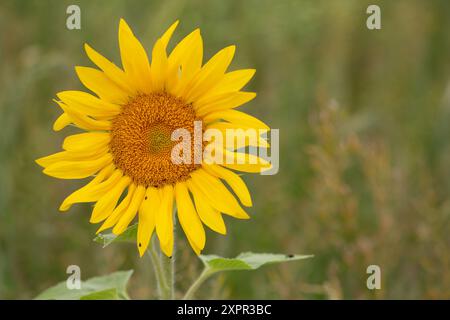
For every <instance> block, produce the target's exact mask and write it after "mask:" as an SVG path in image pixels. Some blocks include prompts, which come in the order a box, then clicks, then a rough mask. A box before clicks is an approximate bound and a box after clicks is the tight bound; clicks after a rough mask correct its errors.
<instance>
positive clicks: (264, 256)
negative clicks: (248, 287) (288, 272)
mask: <svg viewBox="0 0 450 320" xmlns="http://www.w3.org/2000/svg"><path fill="white" fill-rule="evenodd" d="M311 257H313V256H312V255H293V254H289V255H286V254H273V253H252V252H244V253H241V254H239V255H238V256H237V257H236V258H223V257H220V256H217V255H200V260H202V262H203V263H204V265H205V268H207V269H209V272H219V271H232V270H256V269H258V268H259V267H261V266H263V265H266V264H273V263H280V262H288V261H296V260H302V259H307V258H311Z"/></svg>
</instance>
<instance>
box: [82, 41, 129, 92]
mask: <svg viewBox="0 0 450 320" xmlns="http://www.w3.org/2000/svg"><path fill="white" fill-rule="evenodd" d="M84 49H85V50H86V54H87V55H88V57H89V59H91V61H92V62H93V63H95V64H96V65H97V67H99V68H100V69H101V70H103V72H104V73H105V75H106V76H107V77H108V78H109V79H110V80H112V81H113V82H114V83H115V84H116V85H118V86H119V87H120V88H121V89H123V90H124V91H125V92H127V93H128V94H130V95H133V94H134V93H135V90H134V89H133V88H132V87H131V86H130V83H129V81H128V79H127V77H126V75H125V72H123V70H122V69H120V68H119V67H118V66H116V65H115V64H114V63H112V62H111V61H109V60H108V59H106V58H105V57H104V56H102V55H101V54H100V53H98V52H97V51H95V50H94V49H93V48H92V47H90V46H89V45H88V44H87V43H85V44H84Z"/></svg>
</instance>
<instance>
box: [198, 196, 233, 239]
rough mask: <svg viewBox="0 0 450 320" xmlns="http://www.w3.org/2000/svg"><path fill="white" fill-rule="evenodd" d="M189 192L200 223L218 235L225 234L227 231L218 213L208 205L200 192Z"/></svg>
mask: <svg viewBox="0 0 450 320" xmlns="http://www.w3.org/2000/svg"><path fill="white" fill-rule="evenodd" d="M189 190H190V191H191V193H192V195H193V196H194V202H195V208H196V209H197V213H198V215H199V217H200V219H201V220H202V222H203V223H204V224H205V225H207V226H208V227H209V228H210V229H211V230H213V231H215V232H218V233H220V234H226V233H227V229H226V227H225V222H224V221H223V218H222V215H221V214H220V212H219V211H218V210H216V209H214V208H213V207H212V206H211V205H209V203H208V202H209V201H208V199H207V198H206V197H205V196H204V195H203V193H202V192H194V190H195V189H194V190H192V189H189Z"/></svg>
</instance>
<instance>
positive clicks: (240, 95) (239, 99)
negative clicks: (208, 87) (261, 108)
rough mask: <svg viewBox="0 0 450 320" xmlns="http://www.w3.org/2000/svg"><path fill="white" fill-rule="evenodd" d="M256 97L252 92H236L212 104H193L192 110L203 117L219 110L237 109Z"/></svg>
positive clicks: (224, 95)
mask: <svg viewBox="0 0 450 320" xmlns="http://www.w3.org/2000/svg"><path fill="white" fill-rule="evenodd" d="M255 97H256V93H254V92H244V91H238V92H234V93H231V94H230V93H226V94H223V95H221V97H220V98H219V99H218V100H216V101H213V102H204V104H201V105H199V104H196V103H194V108H195V111H196V113H197V115H198V116H200V117H203V116H205V115H206V114H208V113H211V112H216V111H220V110H227V109H233V108H237V107H239V106H241V105H243V104H244V103H247V102H249V101H251V100H253V99H254V98H255Z"/></svg>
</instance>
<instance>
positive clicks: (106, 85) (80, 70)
mask: <svg viewBox="0 0 450 320" xmlns="http://www.w3.org/2000/svg"><path fill="white" fill-rule="evenodd" d="M75 71H76V73H77V75H78V78H80V81H81V83H82V84H83V85H84V86H85V87H86V88H88V89H89V90H91V91H92V92H94V93H95V94H96V95H97V96H99V97H100V98H101V99H104V100H106V101H108V102H111V103H116V104H120V105H123V104H126V103H127V101H128V98H129V95H128V93H127V92H125V91H124V90H123V89H122V88H120V87H119V86H118V85H116V84H115V83H114V82H113V81H112V80H110V79H109V78H108V77H107V76H106V75H105V74H104V73H103V72H102V71H100V70H97V69H93V68H89V67H79V66H77V67H75Z"/></svg>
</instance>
